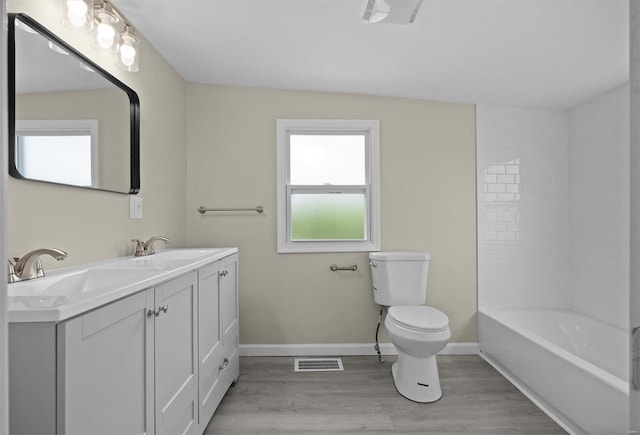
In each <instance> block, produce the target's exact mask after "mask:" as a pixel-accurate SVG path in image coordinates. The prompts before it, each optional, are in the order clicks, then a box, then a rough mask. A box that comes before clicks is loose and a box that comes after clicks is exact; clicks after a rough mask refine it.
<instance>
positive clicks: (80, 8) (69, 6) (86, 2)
mask: <svg viewBox="0 0 640 435" xmlns="http://www.w3.org/2000/svg"><path fill="white" fill-rule="evenodd" d="M61 2H62V11H63V12H62V17H63V18H62V22H63V24H65V25H66V26H68V27H73V28H75V29H77V30H79V31H81V32H84V33H91V32H94V35H93V42H92V43H91V46H92V47H94V48H95V49H98V50H103V51H108V52H112V53H114V55H115V57H116V62H115V63H116V66H117V67H118V68H120V69H123V70H125V71H129V72H136V71H138V70H139V66H138V65H139V58H140V39H139V38H138V37H137V36H136V35H135V29H134V28H133V26H132V25H131V23H129V22H128V21H127V19H126V18H125V17H124V15H122V13H121V12H120V11H119V10H118V9H116V7H115V6H114V5H113V4H111V2H110V1H109V0H61Z"/></svg>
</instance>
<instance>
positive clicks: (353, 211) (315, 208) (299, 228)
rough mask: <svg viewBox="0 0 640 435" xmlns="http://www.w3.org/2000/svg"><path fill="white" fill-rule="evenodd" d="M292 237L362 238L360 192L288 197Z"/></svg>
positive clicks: (296, 238) (362, 211) (362, 215)
mask: <svg viewBox="0 0 640 435" xmlns="http://www.w3.org/2000/svg"><path fill="white" fill-rule="evenodd" d="M291 239H292V240H364V239H365V210H364V197H363V195H361V194H295V195H293V196H292V198H291Z"/></svg>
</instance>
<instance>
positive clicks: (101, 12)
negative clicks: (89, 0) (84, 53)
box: [91, 2, 120, 50]
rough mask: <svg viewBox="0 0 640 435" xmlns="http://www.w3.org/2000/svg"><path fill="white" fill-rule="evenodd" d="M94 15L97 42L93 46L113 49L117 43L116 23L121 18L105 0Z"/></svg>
mask: <svg viewBox="0 0 640 435" xmlns="http://www.w3.org/2000/svg"><path fill="white" fill-rule="evenodd" d="M94 17H95V21H96V23H97V25H96V32H95V42H94V43H93V44H91V46H92V47H93V48H97V49H101V50H113V49H114V48H115V45H116V29H115V24H116V23H118V22H119V21H120V20H119V19H118V17H117V16H116V15H115V14H114V13H113V12H112V7H111V5H110V4H109V3H107V2H103V3H102V7H101V8H100V9H96V10H95V12H94Z"/></svg>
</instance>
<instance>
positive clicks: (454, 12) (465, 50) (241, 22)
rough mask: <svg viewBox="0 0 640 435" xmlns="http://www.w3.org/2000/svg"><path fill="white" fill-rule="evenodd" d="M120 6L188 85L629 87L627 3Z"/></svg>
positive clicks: (575, 90) (561, 95) (152, 1)
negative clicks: (404, 11)
mask: <svg viewBox="0 0 640 435" xmlns="http://www.w3.org/2000/svg"><path fill="white" fill-rule="evenodd" d="M113 3H114V4H115V5H116V6H117V7H118V8H119V9H120V10H121V11H122V12H123V13H124V14H125V15H126V16H127V18H128V19H129V20H130V21H132V22H133V24H134V25H135V26H136V27H137V28H138V30H139V31H140V32H141V33H142V34H143V35H144V36H145V37H146V38H147V39H148V40H149V41H150V42H151V43H152V44H153V45H154V46H155V47H156V49H157V50H158V51H159V52H160V53H161V54H162V55H163V56H164V57H165V58H166V59H167V60H168V61H169V63H171V64H172V65H173V67H174V68H175V69H176V70H177V71H178V72H179V73H180V74H181V75H182V76H183V77H184V78H185V79H186V80H187V81H190V82H197V83H213V84H224V85H239V86H257V87H267V88H278V89H297V90H311V91H329V92H347V93H358V94H371V95H385V96H397V97H408V98H418V99H428V100H436V101H452V102H464V103H488V104H505V105H520V106H537V107H550V106H555V107H572V106H574V105H576V104H579V103H581V102H583V101H585V100H586V99H588V98H590V97H592V96H594V95H596V94H598V93H601V92H603V91H606V90H608V89H611V88H613V87H615V86H617V85H620V84H623V83H625V82H626V81H627V80H628V65H629V62H628V57H629V56H628V52H629V48H628V47H629V43H628V39H629V37H628V35H629V26H628V15H629V14H628V9H629V0H424V3H423V5H422V8H421V10H420V12H419V13H418V16H417V18H416V20H415V23H413V24H410V25H394V24H367V23H365V22H363V21H362V20H361V18H360V17H361V16H362V12H363V10H364V5H365V3H366V0H207V1H203V0H113ZM141 56H144V53H142V55H141ZM141 65H142V66H144V64H141Z"/></svg>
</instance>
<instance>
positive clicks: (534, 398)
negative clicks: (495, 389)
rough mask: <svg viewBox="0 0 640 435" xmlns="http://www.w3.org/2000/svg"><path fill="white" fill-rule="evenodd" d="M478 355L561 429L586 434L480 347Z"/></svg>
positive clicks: (573, 433) (572, 434)
mask: <svg viewBox="0 0 640 435" xmlns="http://www.w3.org/2000/svg"><path fill="white" fill-rule="evenodd" d="M478 355H480V357H481V358H482V359H483V360H485V361H486V362H487V363H489V365H490V366H491V367H493V368H494V369H496V371H498V373H500V374H501V375H502V376H503V377H504V378H505V379H506V380H508V381H509V382H511V384H513V386H514V387H516V388H517V389H518V390H520V392H521V393H522V394H524V395H525V396H526V397H527V399H529V400H530V401H531V402H533V403H534V404H535V405H536V406H537V407H538V408H540V410H542V412H544V413H545V414H547V415H548V416H549V418H551V419H552V420H553V421H555V422H556V423H557V424H558V426H560V427H561V428H562V429H564V430H566V431H567V432H569V433H570V434H571V435H587V434H586V433H585V432H583V431H581V430H580V429H579V428H577V427H575V426H574V425H573V424H572V423H571V422H568V421H567V420H566V418H565V417H564V416H563V415H561V414H560V413H559V412H558V411H557V410H556V409H555V408H553V407H551V406H550V405H549V404H548V403H547V402H546V401H544V400H542V399H540V398H539V397H538V395H537V394H535V393H534V392H533V391H532V390H530V389H529V388H528V387H527V386H525V385H524V384H522V383H521V382H520V381H519V380H518V378H517V377H515V376H514V375H513V374H511V372H509V370H507V369H506V368H504V367H503V366H502V365H501V364H500V363H499V362H497V361H496V360H495V359H493V358H491V356H490V355H489V354H487V353H486V352H483V351H482V349H480V351H479V353H478Z"/></svg>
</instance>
